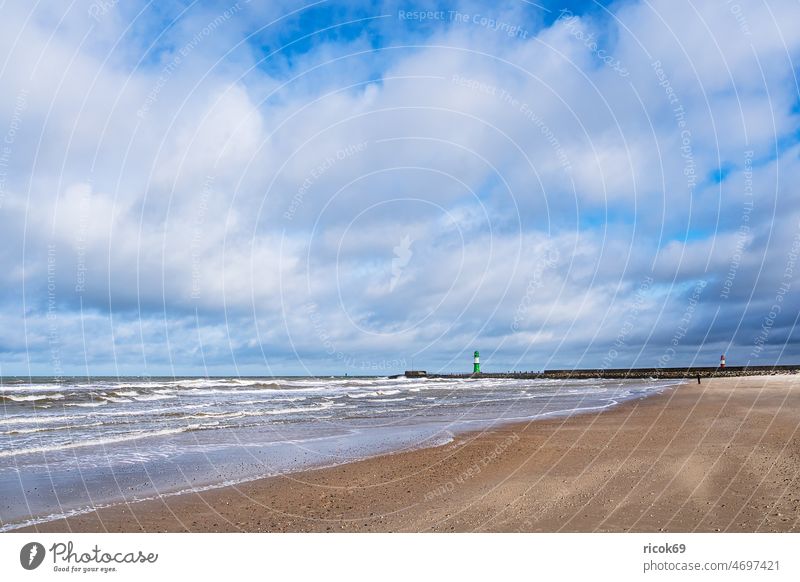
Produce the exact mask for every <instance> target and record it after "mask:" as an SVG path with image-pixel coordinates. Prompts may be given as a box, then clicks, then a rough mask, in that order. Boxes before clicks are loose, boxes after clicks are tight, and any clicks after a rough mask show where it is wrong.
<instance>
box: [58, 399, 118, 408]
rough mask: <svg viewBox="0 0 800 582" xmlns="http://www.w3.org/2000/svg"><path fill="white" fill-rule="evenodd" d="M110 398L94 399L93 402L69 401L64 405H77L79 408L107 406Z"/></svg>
mask: <svg viewBox="0 0 800 582" xmlns="http://www.w3.org/2000/svg"><path fill="white" fill-rule="evenodd" d="M107 404H108V400H94V401H93V402H67V403H66V404H64V406H77V407H78V408H97V407H98V406H105V405H107Z"/></svg>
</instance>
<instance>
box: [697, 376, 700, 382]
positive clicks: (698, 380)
mask: <svg viewBox="0 0 800 582" xmlns="http://www.w3.org/2000/svg"><path fill="white" fill-rule="evenodd" d="M697 383H698V384H699V383H700V374H698V375H697Z"/></svg>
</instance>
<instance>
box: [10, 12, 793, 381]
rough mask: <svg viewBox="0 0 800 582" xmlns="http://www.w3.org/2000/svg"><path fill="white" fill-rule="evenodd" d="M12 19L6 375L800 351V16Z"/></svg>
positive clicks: (352, 370)
mask: <svg viewBox="0 0 800 582" xmlns="http://www.w3.org/2000/svg"><path fill="white" fill-rule="evenodd" d="M0 10H2V11H3V18H2V19H0V29H2V30H0V45H2V49H3V50H2V53H0V54H3V55H4V57H3V62H2V64H0V80H2V83H3V87H4V88H5V90H4V91H3V95H2V96H0V133H2V134H3V137H2V138H0V140H2V146H3V149H0V223H1V224H0V228H1V229H2V230H1V232H2V233H3V245H2V248H1V249H0V261H2V263H3V267H4V269H5V273H6V279H5V281H6V284H5V285H4V286H3V287H2V289H0V373H2V375H5V376H8V375H27V374H45V375H51V374H54V375H72V374H75V375H87V374H89V375H101V374H111V375H115V374H148V375H164V374H166V375H170V374H178V375H184V374H199V375H202V374H307V373H314V374H344V373H348V374H351V375H352V374H370V373H393V372H397V371H401V370H402V369H404V368H406V367H409V366H410V365H411V360H412V358H413V362H414V366H415V367H418V368H420V367H424V368H427V369H429V370H431V371H433V370H442V371H450V370H466V369H469V363H470V356H471V354H472V352H473V351H474V350H475V349H479V350H480V351H481V354H482V356H483V361H484V367H485V368H486V369H487V370H491V369H495V370H507V369H523V370H528V369H543V368H556V367H573V366H578V367H626V366H657V365H660V366H683V365H690V364H693V365H713V364H715V363H716V362H717V361H718V359H719V356H720V354H721V353H726V354H727V356H728V362H729V364H731V365H733V364H743V363H747V362H749V363H751V364H773V363H794V362H798V360H800V354H798V349H797V345H798V341H797V340H798V334H797V331H796V323H797V314H798V299H797V297H798V294H797V289H798V286H799V285H800V283H798V281H797V280H796V278H797V276H798V274H797V271H798V267H797V265H796V264H795V261H796V255H797V251H798V249H800V211H799V210H798V209H799V208H800V205H798V204H797V197H798V192H797V188H796V184H797V183H800V179H799V178H800V163H799V160H798V151H800V150H799V148H798V135H799V134H798V129H799V127H798V121H799V118H798V116H799V114H800V109H799V108H798V94H799V93H798V77H797V65H796V62H797V61H796V58H797V53H798V51H800V32H798V31H797V30H796V27H793V26H792V23H793V22H797V21H798V18H799V17H800V14H798V12H800V7H799V6H798V4H797V3H796V2H793V1H785V2H784V1H778V2H770V3H769V5H768V6H766V5H761V4H751V3H749V2H740V3H737V2H729V3H721V2H700V3H697V2H694V3H689V2H674V1H673V2H669V1H666V0H664V1H661V2H638V1H621V2H612V3H599V2H571V3H558V2H538V3H532V2H516V3H514V2H512V3H507V4H504V5H503V6H501V7H498V6H497V5H496V3H487V2H479V1H465V2H457V1H454V2H444V3H437V4H432V3H422V2H418V3H413V2H402V1H387V2H346V3H345V2H316V3H306V2H295V1H286V2H269V3H260V2H259V3H257V2H244V1H241V0H240V2H238V3H237V2H235V1H234V2H202V3H200V2H161V3H144V2H120V3H117V4H114V3H108V2H105V3H103V2H96V1H95V2H89V1H78V2H74V3H71V4H69V5H61V4H58V3H48V4H46V5H41V4H39V5H36V6H29V5H28V4H27V3H11V5H8V4H5V5H4V6H3V7H2V9H0ZM423 16H424V18H423Z"/></svg>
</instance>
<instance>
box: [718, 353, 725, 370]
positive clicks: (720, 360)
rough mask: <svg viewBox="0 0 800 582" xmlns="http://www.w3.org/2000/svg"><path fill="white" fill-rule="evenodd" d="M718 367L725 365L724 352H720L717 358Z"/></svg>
mask: <svg viewBox="0 0 800 582" xmlns="http://www.w3.org/2000/svg"><path fill="white" fill-rule="evenodd" d="M719 367H720V368H724V367H725V354H722V356H720V358H719Z"/></svg>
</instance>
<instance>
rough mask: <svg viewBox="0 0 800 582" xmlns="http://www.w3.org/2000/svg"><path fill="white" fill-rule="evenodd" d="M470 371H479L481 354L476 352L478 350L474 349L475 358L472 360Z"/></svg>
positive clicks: (475, 372) (477, 372) (474, 372)
mask: <svg viewBox="0 0 800 582" xmlns="http://www.w3.org/2000/svg"><path fill="white" fill-rule="evenodd" d="M472 373H473V374H480V373H481V355H480V353H478V350H475V358H474V359H473V360H472Z"/></svg>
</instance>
